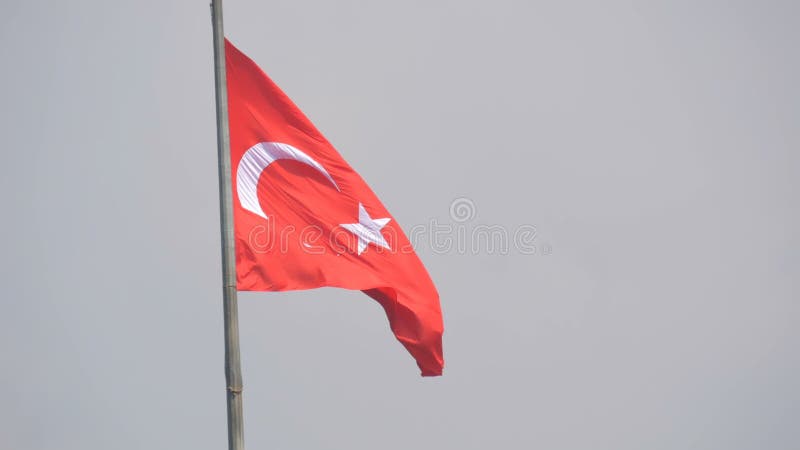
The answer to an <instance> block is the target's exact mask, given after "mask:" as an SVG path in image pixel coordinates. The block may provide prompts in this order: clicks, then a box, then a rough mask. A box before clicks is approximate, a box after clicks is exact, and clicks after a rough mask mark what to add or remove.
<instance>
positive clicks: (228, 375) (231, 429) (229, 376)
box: [211, 0, 244, 450]
mask: <svg viewBox="0 0 800 450" xmlns="http://www.w3.org/2000/svg"><path fill="white" fill-rule="evenodd" d="M211 21H212V24H213V29H214V85H215V87H216V99H217V154H218V158H219V222H220V229H221V234H222V302H223V309H224V321H225V381H226V383H227V398H228V401H227V402H228V449H229V450H244V432H243V426H242V367H241V362H240V357H239V311H238V306H237V304H236V255H235V253H234V246H233V245H234V240H233V239H234V238H233V203H232V202H233V194H232V192H231V191H232V189H231V151H230V133H229V131H228V87H227V81H226V77H225V34H224V33H223V31H222V0H211Z"/></svg>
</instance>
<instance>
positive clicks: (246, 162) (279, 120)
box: [225, 41, 444, 376]
mask: <svg viewBox="0 0 800 450" xmlns="http://www.w3.org/2000/svg"><path fill="white" fill-rule="evenodd" d="M225 59H226V69H227V79H228V113H229V120H230V146H231V171H232V176H233V185H234V186H233V188H234V189H233V203H234V208H233V216H234V232H235V235H236V244H235V245H236V277H237V285H238V286H237V287H238V289H239V290H242V291H288V290H297V289H313V288H318V287H322V286H333V287H340V288H345V289H357V290H361V291H363V292H364V293H366V294H367V295H369V296H370V297H372V298H373V299H375V300H377V301H378V302H379V303H380V304H381V306H383V309H384V310H385V311H386V315H387V316H388V318H389V324H390V326H391V329H392V331H393V332H394V335H395V336H396V337H397V339H398V340H399V341H400V342H401V343H402V344H403V345H404V346H405V347H406V349H408V351H409V352H410V353H411V355H412V356H413V357H414V358H415V359H416V361H417V365H418V366H419V367H420V369H421V370H422V375H423V376H436V375H441V374H442V368H443V366H444V359H443V357H442V332H443V325H442V312H441V308H440V306H439V294H438V293H437V292H436V288H435V287H434V285H433V282H432V281H431V279H430V277H429V276H428V273H427V271H426V270H425V267H424V266H423V265H422V262H421V261H420V260H419V258H418V257H417V255H416V253H415V252H414V250H413V248H412V247H411V244H410V243H409V241H408V238H406V236H405V234H404V233H403V231H402V230H401V229H400V225H398V223H397V221H396V220H394V218H393V217H392V216H391V214H389V211H387V210H386V208H385V207H384V206H383V204H382V203H381V202H380V200H378V197H377V196H376V195H375V193H373V192H372V190H371V189H370V188H369V186H367V183H366V182H364V180H363V179H362V178H361V177H360V176H359V175H358V174H357V173H356V172H355V171H354V170H353V169H352V168H351V167H350V166H349V165H348V164H347V162H345V160H344V159H343V158H342V157H341V155H339V153H338V152H337V151H336V150H335V149H334V148H333V146H332V145H331V143H330V142H328V140H327V139H325V137H324V136H322V134H321V133H320V132H319V131H318V130H317V129H316V128H315V127H314V125H312V124H311V121H309V120H308V118H306V116H305V115H303V113H302V112H301V111H300V110H299V109H298V108H297V106H296V105H295V104H294V103H292V101H291V100H290V99H289V97H287V96H286V95H285V94H284V93H283V92H282V91H281V90H280V88H278V86H277V85H275V83H273V82H272V80H270V79H269V77H267V75H266V74H265V73H264V72H263V71H262V70H261V69H260V68H259V67H258V66H257V65H256V64H255V63H254V62H253V61H252V60H250V59H249V58H248V57H247V56H245V55H244V54H243V53H242V52H240V51H239V50H238V49H236V48H235V47H234V46H233V45H232V44H231V43H230V42H228V41H226V42H225Z"/></svg>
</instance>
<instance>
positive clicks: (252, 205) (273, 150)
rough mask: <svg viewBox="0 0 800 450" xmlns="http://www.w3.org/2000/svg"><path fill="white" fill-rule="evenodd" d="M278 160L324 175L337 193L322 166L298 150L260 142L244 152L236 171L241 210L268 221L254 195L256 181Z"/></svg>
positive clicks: (331, 179) (274, 143) (280, 144)
mask: <svg viewBox="0 0 800 450" xmlns="http://www.w3.org/2000/svg"><path fill="white" fill-rule="evenodd" d="M280 159H293V160H295V161H300V162H301V163H304V164H307V165H309V166H311V167H313V168H314V169H316V170H317V171H319V172H320V173H322V174H323V175H325V178H327V179H328V180H329V181H330V182H331V184H333V186H334V187H335V188H336V190H337V191H338V190H339V186H338V185H337V184H336V182H335V181H333V178H331V175H330V174H329V173H328V171H327V170H325V168H324V167H322V164H320V163H318V162H316V161H314V159H313V158H312V157H310V156H308V155H307V154H305V153H303V151H301V150H300V149H298V148H295V147H292V146H291V145H289V144H283V143H280V142H260V143H258V144H256V145H254V146H252V147H250V148H249V149H248V150H247V151H246V152H244V156H242V159H241V161H239V166H238V167H237V169H236V192H237V193H238V197H239V204H241V205H242V208H244V209H246V210H248V211H250V212H252V213H254V214H257V215H259V216H261V217H263V218H265V219H269V217H267V214H266V213H264V210H263V209H261V205H260V204H259V203H258V194H257V193H256V192H257V186H258V179H259V178H260V177H261V172H263V171H264V169H266V168H267V166H269V165H270V164H272V163H273V162H275V161H278V160H280Z"/></svg>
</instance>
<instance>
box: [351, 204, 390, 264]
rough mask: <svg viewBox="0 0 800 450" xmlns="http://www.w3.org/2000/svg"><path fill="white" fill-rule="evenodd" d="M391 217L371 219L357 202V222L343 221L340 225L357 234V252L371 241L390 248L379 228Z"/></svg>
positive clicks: (362, 249)
mask: <svg viewBox="0 0 800 450" xmlns="http://www.w3.org/2000/svg"><path fill="white" fill-rule="evenodd" d="M390 220H392V219H389V218H386V219H373V218H372V217H370V216H369V214H368V213H367V210H366V209H364V205H362V204H361V203H359V204H358V223H343V224H340V225H341V226H342V227H344V228H346V229H347V230H349V231H350V232H351V233H353V234H355V235H356V236H358V254H359V255H360V254H361V253H363V252H364V250H366V248H367V244H369V243H373V244H375V245H377V246H379V247H383V248H385V249H389V250H391V248H389V243H388V242H386V239H384V238H383V234H381V228H383V227H385V226H386V224H387V223H389V221H390Z"/></svg>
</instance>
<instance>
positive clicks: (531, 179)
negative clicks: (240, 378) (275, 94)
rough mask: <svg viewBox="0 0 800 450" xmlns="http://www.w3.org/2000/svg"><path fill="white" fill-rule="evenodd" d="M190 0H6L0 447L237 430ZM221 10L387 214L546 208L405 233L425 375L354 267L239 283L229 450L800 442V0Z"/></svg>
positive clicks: (198, 46)
mask: <svg viewBox="0 0 800 450" xmlns="http://www.w3.org/2000/svg"><path fill="white" fill-rule="evenodd" d="M207 3H208V2H206V1H192V2H190V1H172V2H165V1H155V0H142V1H130V2H108V1H89V0H75V1H69V2H64V1H22V0H6V1H4V2H3V14H2V16H0V24H1V25H2V26H0V60H2V61H3V64H2V67H3V70H2V71H0V81H1V82H0V99H2V101H0V127H2V128H0V131H2V133H1V134H0V135H1V136H2V141H3V148H4V151H3V152H2V164H0V172H1V173H2V176H0V183H2V189H1V190H0V196H2V202H3V206H4V211H5V212H4V214H3V220H2V221H0V236H2V244H3V245H2V250H3V252H2V255H3V256H2V258H0V264H2V269H0V301H2V313H1V314H0V357H2V370H0V448H3V449H14V450H27V449H31V450H33V449H59V450H70V449H75V450H78V449H80V450H85V449H109V448H114V449H119V450H127V449H143V448H154V449H160V448H164V449H166V448H192V449H221V448H225V445H226V434H225V433H226V431H225V429H226V425H225V401H224V398H225V397H224V375H223V365H222V363H223V347H222V345H223V341H222V306H221V299H220V297H221V288H220V263H219V229H218V226H219V225H218V215H217V214H218V210H217V208H218V205H217V201H218V200H217V175H216V148H215V129H214V107H213V73H212V57H211V27H210V18H209V10H208V5H207ZM225 6H226V9H225V19H226V24H225V25H226V31H227V35H228V36H229V37H230V38H231V39H232V41H233V42H234V43H235V44H236V45H237V46H238V47H239V48H241V49H242V50H243V51H244V52H245V53H247V54H248V55H249V56H251V57H252V58H253V59H254V60H255V61H256V62H257V63H258V64H260V65H261V67H262V68H264V70H266V71H267V72H268V73H269V74H270V75H271V76H272V78H273V79H274V80H275V81H276V82H277V83H278V84H279V85H281V86H282V87H283V89H284V90H285V91H286V92H287V93H288V94H289V95H290V96H291V97H292V98H293V99H294V100H295V101H296V102H297V103H298V104H299V105H300V107H301V108H302V109H303V110H304V111H305V112H306V113H307V114H308V115H309V116H310V117H311V119H312V120H313V121H314V122H315V123H316V124H317V126H318V127H319V128H320V129H321V130H322V131H323V133H325V134H326V135H327V137H328V138H329V139H330V140H331V141H332V142H333V143H334V145H335V146H336V147H337V148H338V149H339V151H340V152H341V153H342V155H343V156H344V157H345V158H346V159H347V160H348V161H349V162H350V163H351V164H352V165H353V166H354V167H355V168H356V170H358V171H359V172H360V173H361V175H362V176H363V177H364V178H365V179H366V180H367V181H368V182H369V183H370V184H371V186H372V187H373V189H374V190H375V191H376V192H377V193H378V195H379V196H380V197H381V198H382V200H383V202H384V203H385V205H386V206H387V207H388V208H389V210H390V211H391V212H392V213H393V215H394V216H395V217H396V218H397V220H398V221H399V222H400V223H401V225H403V226H404V228H405V229H406V230H409V229H411V228H412V227H414V226H415V225H420V224H423V225H424V224H429V223H430V221H431V220H433V219H435V220H437V221H438V223H440V224H451V225H456V227H455V228H458V227H461V228H462V229H464V230H465V231H466V232H467V233H468V234H469V233H471V232H472V230H474V227H476V226H478V225H482V224H483V225H500V226H502V227H504V229H505V230H511V232H513V231H514V230H515V229H518V228H519V227H520V226H523V225H532V226H535V227H536V233H537V234H536V239H535V241H534V242H535V248H536V249H537V251H536V253H535V254H533V255H526V254H522V253H521V252H519V251H517V249H511V251H510V252H509V254H507V255H501V254H497V253H496V252H495V253H494V254H492V253H491V252H489V251H487V250H486V249H485V248H483V249H477V250H478V251H476V252H470V251H466V252H459V251H458V250H457V249H451V250H450V251H448V252H441V251H439V250H438V249H437V247H436V246H433V245H430V243H429V242H428V243H426V242H422V243H421V244H420V246H419V247H418V252H419V254H420V256H421V258H422V259H423V261H424V262H425V264H426V266H427V267H428V270H429V271H430V273H431V276H432V278H433V279H434V281H435V283H436V284H437V287H438V289H439V292H440V295H441V299H442V307H443V310H444V314H445V327H446V332H445V341H444V345H445V357H446V364H447V366H446V368H445V376H444V377H442V378H440V379H422V378H420V377H419V376H418V371H417V368H416V365H415V364H414V362H413V360H412V359H411V358H410V356H409V355H408V354H407V353H406V352H405V350H404V349H403V348H402V346H401V345H400V344H399V343H398V342H396V341H395V340H394V338H393V336H392V335H391V333H390V331H389V329H388V326H387V323H386V319H385V316H384V314H383V311H382V310H381V308H380V307H379V306H378V304H377V303H375V302H373V301H372V300H371V299H369V298H368V297H366V296H365V295H363V294H361V293H358V292H349V291H341V290H334V289H324V290H318V291H308V292H297V293H287V294H276V293H248V294H243V295H241V296H240V315H241V338H242V351H243V368H244V382H245V397H244V402H245V434H246V443H247V446H248V448H251V449H256V448H258V449H355V450H361V449H363V450H367V449H369V450H372V449H376V448H380V449H386V450H393V449H398V450H399V449H409V448H415V449H429V448H430V449H434V448H436V449H442V448H446V449H459V450H467V449H476V450H478V449H479V450H485V449H488V448H502V449H548V450H561V449H564V450H572V449H587V450H589V449H591V450H601V449H609V450H612V449H613V450H623V449H631V450H641V449H649V450H659V449H675V450H685V449H692V448H697V449H703V450H707V449H720V450H736V449H764V448H769V449H771V450H780V449H793V448H796V446H797V442H798V440H800V429H798V427H797V418H798V415H800V389H798V382H797V380H798V379H800V358H798V344H800V328H798V323H799V322H798V319H800V317H799V315H800V306H798V298H800V296H798V281H797V280H798V279H800V241H799V240H798V237H797V230H798V227H800V211H799V210H798V201H797V190H798V188H800V186H798V184H799V182H798V177H797V173H798V169H800V152H798V146H799V145H800V132H798V128H797V119H798V117H800V89H799V88H798V84H797V80H799V79H800V60H799V57H798V55H799V53H798V52H797V42H798V41H800V31H798V30H800V23H798V17H800V8H799V7H798V3H797V2H793V1H762V2H756V1H749V2H744V1H662V2H645V1H642V2H625V1H608V2H595V1H570V2H564V1H560V2H555V1H554V2H535V1H526V2H522V1H519V2H514V1H493V2H474V1H458V2H456V1H451V2H438V1H425V2H421V1H404V2H375V1H372V2H366V1H364V2H353V1H337V2H311V1H296V0H292V1H288V0H287V1H246V0H228V1H226V5H225ZM462 197H463V198H467V199H469V200H470V201H471V202H472V205H474V207H475V210H474V212H475V216H474V217H473V218H472V219H471V220H469V221H467V222H455V221H453V220H452V218H451V217H450V205H451V203H452V202H453V200H454V199H457V198H462ZM455 228H454V229H455ZM468 250H469V249H468Z"/></svg>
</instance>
